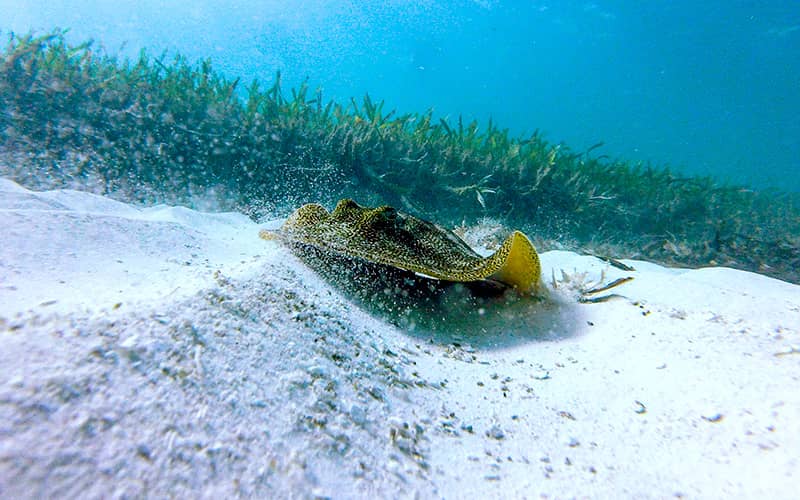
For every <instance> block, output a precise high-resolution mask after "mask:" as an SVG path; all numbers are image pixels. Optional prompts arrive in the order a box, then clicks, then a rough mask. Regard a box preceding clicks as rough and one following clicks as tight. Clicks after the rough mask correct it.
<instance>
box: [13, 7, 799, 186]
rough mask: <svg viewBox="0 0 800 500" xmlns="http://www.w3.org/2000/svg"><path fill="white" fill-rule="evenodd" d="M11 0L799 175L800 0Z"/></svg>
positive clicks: (736, 177) (719, 171) (313, 71)
mask: <svg viewBox="0 0 800 500" xmlns="http://www.w3.org/2000/svg"><path fill="white" fill-rule="evenodd" d="M162 3H168V4H175V3H176V2H161V1H154V0H145V1H135V2H133V1H131V2H110V1H109V2H102V1H96V0H95V1H92V0H88V1H83V2H55V1H53V0H35V1H19V0H0V12H1V13H2V14H0V30H3V31H4V32H6V31H9V30H13V31H16V32H27V31H29V30H31V29H36V30H40V31H45V30H50V29H51V28H53V27H56V26H61V27H70V28H71V34H70V37H71V39H72V40H74V41H76V42H77V41H83V40H85V39H87V38H93V39H95V40H97V41H98V42H100V43H102V44H103V45H104V46H105V47H106V49H107V50H109V51H110V52H113V53H122V54H126V55H136V54H137V53H138V51H139V49H140V48H142V47H146V48H147V49H148V50H149V51H150V52H151V53H154V54H158V53H160V52H161V51H163V50H171V51H176V50H177V51H180V52H181V53H183V54H185V55H187V56H189V57H190V58H191V59H199V58H205V57H210V58H211V59H212V61H213V62H214V64H215V67H216V68H217V69H219V70H221V71H223V72H225V73H226V74H228V75H230V76H231V77H236V76H242V77H243V81H245V82H246V81H249V80H250V79H252V78H254V77H257V78H259V79H260V80H262V81H264V82H269V81H270V80H271V79H272V77H273V75H274V72H275V70H277V69H281V71H282V72H283V75H284V79H285V81H286V82H287V84H288V85H297V84H298V83H299V82H301V81H303V80H304V79H305V78H308V81H309V84H310V85H311V86H312V88H316V87H321V88H322V89H323V91H324V95H325V96H326V97H328V98H333V99H336V100H339V101H348V100H349V99H350V97H352V96H355V97H360V96H362V95H363V94H364V93H365V92H369V93H370V95H371V96H372V97H373V99H383V100H385V101H386V103H387V105H386V106H387V107H388V108H396V109H398V110H400V111H424V110H427V109H429V108H432V109H433V110H434V111H435V113H437V115H439V116H444V117H448V116H449V117H451V118H456V117H457V116H458V115H459V114H461V115H463V116H464V117H465V118H468V119H471V118H476V119H478V120H479V121H480V122H482V123H485V122H486V120H488V118H489V117H491V118H492V119H493V120H494V121H495V123H497V124H499V125H500V126H502V127H507V128H509V129H510V130H511V131H512V132H513V133H515V134H517V133H518V134H523V133H529V132H532V131H534V130H536V129H539V130H540V131H542V132H543V133H544V134H545V137H547V138H548V139H549V140H550V141H552V142H564V143H565V144H567V145H568V146H570V147H571V148H573V149H575V150H581V149H583V148H587V147H589V146H591V145H593V144H595V143H598V142H601V141H602V142H604V143H605V145H604V146H603V147H602V149H600V150H599V153H598V154H601V153H602V154H607V155H610V156H612V157H620V158H625V159H629V160H642V161H649V162H651V163H653V164H655V165H669V166H671V167H672V168H673V169H675V170H678V171H681V172H685V173H687V174H702V175H706V174H710V175H713V176H715V177H717V178H719V179H721V180H723V181H730V182H735V183H744V184H747V185H751V186H754V187H757V188H764V187H770V186H772V187H778V188H780V189H784V190H791V191H800V2H798V1H796V0H790V1H789V0H783V1H780V0H764V1H733V0H728V1H721V0H711V1H702V2H697V1H688V0H672V1H652V2H641V1H622V0H619V1H598V2H585V1H549V2H548V1H503V0H474V1H467V0H460V1H458V0H457V1H428V2H425V1H419V2H412V1H401V0H383V1H380V0H352V1H343V0H327V1H322V0H320V1H282V2H281V1H272V0H266V1H253V0H248V1H241V2H222V1H216V0H198V1H192V2H186V3H185V4H183V5H169V6H168V7H163V6H162Z"/></svg>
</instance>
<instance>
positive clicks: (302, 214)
mask: <svg viewBox="0 0 800 500" xmlns="http://www.w3.org/2000/svg"><path fill="white" fill-rule="evenodd" d="M260 236H261V237H262V238H264V239H268V240H269V239H278V240H281V241H284V242H286V243H288V244H301V245H310V246H312V247H315V248H316V249H318V250H320V251H322V252H323V253H333V254H337V255H340V256H344V257H349V258H358V259H362V260H364V261H367V262H370V263H375V264H382V265H386V266H391V267H394V268H398V269H401V270H404V271H409V272H413V273H416V274H418V275H422V276H423V277H427V278H434V279H437V280H442V281H450V282H476V281H483V280H490V281H495V282H499V283H502V284H505V285H507V286H509V287H512V288H514V289H516V290H517V292H519V293H521V294H536V293H537V292H539V291H541V290H542V285H541V266H540V263H539V256H538V255H537V253H536V249H535V248H534V246H533V244H532V243H531V242H530V240H528V238H527V237H526V236H525V235H524V234H523V233H521V232H520V231H514V232H513V233H512V234H511V235H510V236H508V238H506V240H505V241H504V242H503V245H502V246H501V247H500V248H499V249H498V250H497V251H496V252H495V253H493V254H492V255H490V256H488V257H482V256H480V255H479V254H478V253H477V252H475V251H474V250H473V249H472V248H470V247H469V245H467V244H466V243H465V242H464V241H463V240H462V239H461V238H459V237H458V236H456V235H455V234H454V233H453V232H452V231H448V230H446V229H444V228H442V227H439V226H437V225H436V224H434V223H432V222H428V221H425V220H422V219H418V218H416V217H413V216H411V215H407V214H404V213H401V212H398V211H397V210H395V209H394V208H392V207H389V206H381V207H377V208H369V207H362V206H360V205H358V204H357V203H356V202H354V201H353V200H348V199H345V200H341V201H340V202H339V203H338V204H337V205H336V208H335V209H334V210H333V212H328V211H327V210H326V209H325V208H324V207H323V206H322V205H319V204H316V203H311V204H308V205H303V206H302V207H300V208H299V209H297V210H296V211H295V212H294V213H293V214H292V215H291V216H289V218H288V219H287V220H286V222H285V223H284V224H283V226H282V227H281V228H280V229H279V230H277V231H267V230H262V231H261V232H260Z"/></svg>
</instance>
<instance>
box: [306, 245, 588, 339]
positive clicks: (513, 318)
mask: <svg viewBox="0 0 800 500" xmlns="http://www.w3.org/2000/svg"><path fill="white" fill-rule="evenodd" d="M293 250H294V253H295V254H296V255H297V256H298V257H299V258H300V259H301V260H302V261H303V263H304V264H306V265H307V266H308V267H310V268H311V269H313V270H314V271H315V272H317V273H318V274H319V275H320V276H321V277H322V279H324V280H325V281H327V282H328V283H330V284H331V285H332V286H334V287H336V288H337V289H339V290H340V291H342V292H343V293H344V294H345V295H346V296H347V297H348V298H349V299H350V300H352V301H353V302H355V303H356V304H358V306H360V307H361V308H363V309H365V310H366V311H367V312H369V313H370V314H373V315H375V316H378V317H380V318H382V319H384V320H386V321H388V322H390V323H392V324H394V325H396V326H397V327H399V328H401V329H402V330H404V331H405V332H407V333H408V334H409V335H411V336H414V337H416V338H419V339H421V340H424V341H426V342H433V343H435V344H440V345H446V344H461V343H463V344H469V345H471V346H473V347H475V348H481V349H494V348H506V347H511V346H513V345H516V344H520V343H525V342H531V341H542V340H557V339H560V338H566V337H571V336H574V335H578V334H579V333H580V332H581V331H583V330H584V327H585V326H586V321H585V320H584V319H583V318H582V314H581V312H580V310H579V308H578V307H577V304H576V303H575V302H572V301H568V300H565V299H563V298H562V297H548V298H541V297H522V296H520V295H518V294H517V293H515V292H514V291H513V290H509V289H508V288H507V287H506V286H505V285H501V284H499V283H495V282H491V281H482V282H476V283H469V284H467V283H452V282H445V281H440V280H435V279H430V278H425V277H421V276H419V275H416V274H414V273H411V272H407V271H403V270H400V269H397V268H394V267H390V266H384V265H380V264H374V263H370V262H366V261H363V260H361V259H356V258H350V257H344V256H334V255H331V254H328V253H322V252H320V251H319V250H318V249H316V248H314V247H311V246H306V245H295V247H294V249H293Z"/></svg>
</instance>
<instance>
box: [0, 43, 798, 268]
mask: <svg viewBox="0 0 800 500" xmlns="http://www.w3.org/2000/svg"><path fill="white" fill-rule="evenodd" d="M64 35H65V32H64V31H61V30H57V31H53V32H51V33H48V34H45V35H41V36H34V35H32V34H27V35H14V34H10V35H9V36H8V42H7V44H6V46H5V48H4V49H2V53H1V54H0V130H2V132H3V133H2V137H0V174H2V175H4V176H9V177H11V178H13V179H14V180H16V181H17V182H20V183H21V184H23V185H26V186H28V187H33V188H60V187H75V186H80V187H81V189H90V190H92V191H95V192H98V193H102V194H106V195H110V196H113V197H117V198H121V199H124V200H126V201H135V202H142V203H153V202H167V203H185V204H190V205H191V204H197V203H199V201H198V200H201V199H202V200H208V199H209V198H212V199H213V202H214V207H215V208H218V209H233V210H240V211H243V212H245V213H247V214H248V215H250V216H251V217H253V218H259V217H261V216H263V215H264V214H267V213H273V212H274V211H276V210H280V211H288V209H289V208H294V207H296V206H299V205H301V204H304V203H308V202H311V201H314V202H322V203H325V204H332V203H333V202H335V200H338V199H340V198H354V199H358V200H360V201H361V202H363V203H367V204H388V205H392V206H396V207H399V208H402V209H403V210H404V211H406V212H408V213H410V214H414V215H417V216H420V217H425V218H428V219H434V220H437V221H439V222H443V223H446V224H450V225H452V226H456V225H459V224H462V223H467V224H471V223H475V222H476V221H478V220H479V219H482V218H485V217H492V218H496V219H499V220H502V221H503V222H504V223H505V224H507V225H510V226H516V227H519V228H521V229H522V230H524V231H525V232H526V233H528V234H530V235H532V236H533V237H534V239H535V240H536V243H537V247H539V248H540V249H543V250H546V249H548V248H570V249H575V250H582V251H587V252H592V253H600V254H609V255H615V256H618V257H632V258H645V259H648V260H653V261H657V262H662V263H668V264H678V265H685V266H704V265H724V266H730V267H734V268H738V269H744V270H751V271H757V272H761V273H764V274H767V275H770V276H775V277H779V278H782V279H785V280H789V281H792V282H795V283H800V237H799V236H798V235H800V196H798V195H797V194H793V193H781V192H777V191H754V190H750V189H747V188H745V187H742V186H730V185H722V184H719V183H717V182H716V181H715V180H714V179H712V178H710V177H686V176H682V175H678V174H675V173H673V172H671V171H670V170H669V169H668V168H664V167H654V166H651V165H646V164H641V163H630V162H626V161H624V160H620V159H610V158H608V157H605V156H603V155H595V152H596V150H597V149H598V147H599V146H600V145H596V146H593V147H591V148H589V149H587V150H586V151H580V152H575V151H572V150H570V149H569V148H568V147H567V146H565V145H562V144H552V143H550V142H548V141H546V140H545V139H544V138H543V137H542V136H541V134H539V133H538V132H535V133H533V134H531V135H529V136H526V137H514V136H512V135H511V134H510V133H509V131H508V130H507V129H502V128H499V127H498V126H497V125H496V124H494V123H493V122H491V121H490V122H489V123H488V124H486V126H485V127H482V126H481V125H480V124H478V123H477V122H474V121H473V122H470V123H464V122H463V121H462V119H461V118H459V119H458V120H457V122H456V123H451V122H449V121H447V120H444V119H437V118H435V117H434V115H433V113H432V112H431V111H428V112H425V113H421V114H405V115H399V116H398V115H396V113H395V112H394V111H389V112H386V111H385V110H384V102H383V101H379V102H376V101H373V100H372V99H371V98H370V96H369V95H366V96H364V97H363V99H362V100H361V101H357V100H355V99H353V100H351V101H350V102H349V103H346V104H342V103H335V102H331V101H327V102H326V101H325V100H324V99H323V97H322V95H321V92H319V91H317V92H312V91H311V90H310V87H309V86H308V84H307V83H304V84H303V85H301V86H300V87H299V88H298V89H294V90H292V91H291V92H290V93H289V94H288V95H287V94H286V93H285V92H284V89H283V88H282V87H281V79H280V73H276V76H275V78H274V80H273V83H272V84H271V85H270V86H268V87H262V85H261V84H260V83H259V82H257V81H254V82H252V83H251V84H250V85H249V86H246V87H245V86H242V85H241V84H240V81H239V80H238V79H236V80H229V79H228V78H226V77H224V76H222V75H221V74H219V73H217V72H215V71H214V70H213V68H212V66H211V63H210V61H209V60H204V61H199V62H197V63H193V62H190V61H187V60H186V59H185V58H184V57H181V56H180V55H176V56H173V57H168V56H167V55H166V54H162V55H161V56H158V57H152V56H150V55H148V54H147V53H146V52H142V53H141V54H140V56H139V58H138V59H137V60H135V61H130V60H118V59H117V58H115V57H111V56H109V55H107V54H105V53H103V52H102V51H96V50H95V49H94V46H93V44H92V43H91V42H87V43H84V44H79V45H70V44H69V43H67V42H66V40H65V36H64Z"/></svg>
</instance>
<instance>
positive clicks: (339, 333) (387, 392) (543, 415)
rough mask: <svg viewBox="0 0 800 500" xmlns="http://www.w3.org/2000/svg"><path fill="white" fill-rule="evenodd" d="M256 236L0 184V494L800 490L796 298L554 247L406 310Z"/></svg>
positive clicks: (195, 218)
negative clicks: (490, 295)
mask: <svg viewBox="0 0 800 500" xmlns="http://www.w3.org/2000/svg"><path fill="white" fill-rule="evenodd" d="M260 227H261V226H259V225H258V224H255V223H253V222H252V221H250V220H249V219H247V218H246V217H245V216H243V215H240V214H233V213H222V214H220V213H216V214H212V213H201V212H197V211H193V210H189V209H187V208H181V207H166V206H159V207H152V208H145V209H142V208H137V207H134V206H130V205H126V204H123V203H120V202H116V201H112V200H110V199H107V198H103V197H99V196H95V195H91V194H88V193H82V192H77V191H67V190H64V191H51V192H32V191H28V190H26V189H23V188H22V187H20V186H18V185H16V184H14V183H13V182H11V181H7V180H2V181H0V231H2V235H3V237H2V245H0V367H2V369H0V497H2V498H32V497H59V498H66V497H81V498H99V497H104V498H109V497H110V498H114V497H123V496H125V497H129V496H152V497H164V496H176V497H217V498H219V497H226V498H227V497H234V496H260V497H267V496H270V497H282V498H287V497H298V498H306V497H331V498H354V497H356V498H358V497H374V496H380V497H392V498H406V497H421V498H498V497H506V498H565V497H591V498H604V497H606V498H625V497H628V498H666V497H686V498H731V497H738V498H742V497H749V498H793V497H795V495H796V491H797V487H796V485H797V483H798V481H800V477H798V476H800V472H799V471H800V390H798V387H800V287H799V286H795V285H791V284H787V283H784V282H781V281H778V280H775V279H770V278H766V277H763V276H760V275H757V274H752V273H747V272H742V271H735V270H731V269H725V268H707V269H698V270H685V269H667V268H664V267H661V266H658V265H654V264H650V263H646V262H636V261H625V263H626V264H628V265H632V266H633V267H635V269H636V270H635V271H632V272H625V271H621V270H619V269H617V268H614V267H611V266H610V265H609V264H607V263H605V262H603V261H601V260H600V259H597V258H594V257H590V256H580V255H577V254H574V253H570V252H561V251H557V252H546V253H544V254H542V256H541V258H542V264H543V267H544V274H545V276H547V277H548V279H547V281H548V288H549V289H550V291H549V298H548V299H547V300H546V301H543V302H541V301H535V300H530V299H519V300H513V301H497V302H491V301H490V302H486V303H484V304H482V305H481V307H478V308H474V307H470V306H468V305H462V306H461V307H453V306H451V307H447V308H443V309H441V310H427V309H424V310H420V311H411V313H412V314H411V315H410V316H403V317H402V318H400V317H399V316H396V315H395V316H392V314H391V298H387V299H382V300H384V302H383V304H382V307H375V304H374V303H370V302H365V301H364V300H362V299H363V298H362V299H359V298H357V297H354V296H353V295H352V293H351V292H350V291H348V290H346V289H343V288H342V287H339V286H336V285H334V284H331V282H330V280H329V279H328V278H330V277H329V276H324V277H323V276H321V275H320V274H318V273H316V272H315V271H313V270H311V269H309V268H308V267H307V266H306V265H305V264H304V263H303V262H301V261H300V260H299V259H297V258H296V257H294V256H293V255H292V254H291V253H289V252H288V251H287V250H286V249H285V248H283V247H282V246H281V245H280V244H279V243H277V242H274V241H264V240H261V239H259V238H258V231H259V228H260ZM562 271H563V272H562ZM625 276H633V277H634V280H633V281H631V282H629V283H626V284H624V285H622V286H620V287H618V288H616V289H614V290H613V291H614V292H616V293H618V294H620V295H621V296H620V297H617V298H614V299H612V300H609V301H606V302H602V303H579V302H578V300H577V298H578V296H579V292H578V290H579V289H580V288H582V287H588V286H591V285H592V284H594V283H602V282H608V281H611V280H613V279H616V278H620V277H625ZM387 304H388V306H387ZM412 309H413V304H412ZM384 312H386V314H384ZM409 318H412V319H411V320H409Z"/></svg>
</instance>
